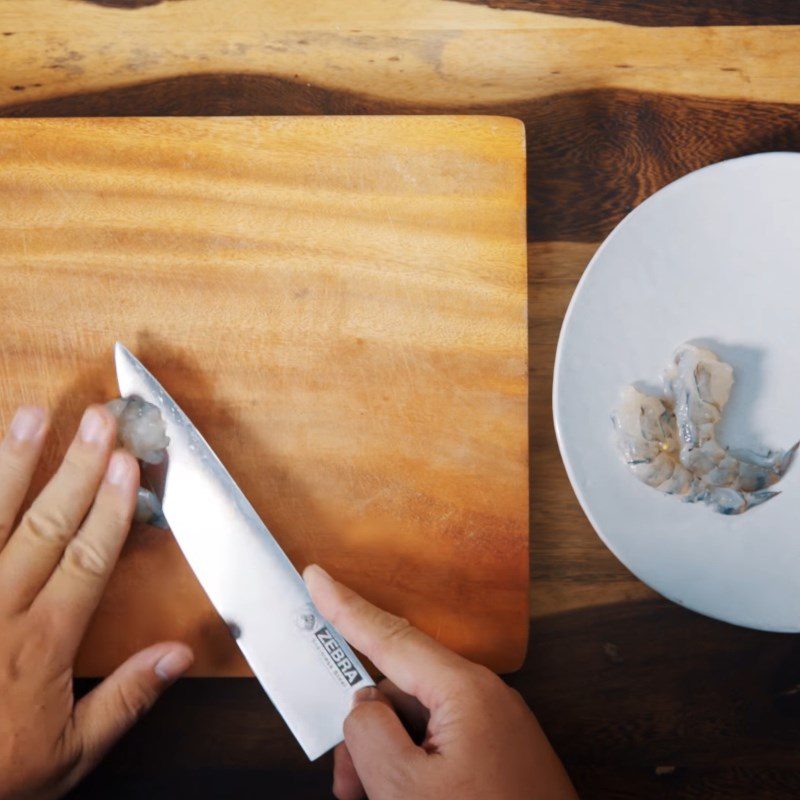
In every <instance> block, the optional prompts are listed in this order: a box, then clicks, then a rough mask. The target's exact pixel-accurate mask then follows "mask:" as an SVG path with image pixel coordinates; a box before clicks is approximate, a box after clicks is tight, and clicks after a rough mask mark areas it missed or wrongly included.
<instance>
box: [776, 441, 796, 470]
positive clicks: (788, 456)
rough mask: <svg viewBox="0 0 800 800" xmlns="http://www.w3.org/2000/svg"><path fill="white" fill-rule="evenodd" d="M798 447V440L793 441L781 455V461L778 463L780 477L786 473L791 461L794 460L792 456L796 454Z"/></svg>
mask: <svg viewBox="0 0 800 800" xmlns="http://www.w3.org/2000/svg"><path fill="white" fill-rule="evenodd" d="M798 447H800V442H795V443H794V445H793V446H792V447H790V448H789V449H788V450H787V451H786V452H785V453H784V454H783V457H782V458H781V462H780V464H779V465H778V475H780V476H781V477H783V476H784V475H785V474H786V473H787V471H788V470H789V467H791V466H792V462H793V461H794V457H795V455H797V449H798Z"/></svg>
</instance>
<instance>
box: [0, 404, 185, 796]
mask: <svg viewBox="0 0 800 800" xmlns="http://www.w3.org/2000/svg"><path fill="white" fill-rule="evenodd" d="M47 427H48V419H47V414H46V412H45V411H43V410H42V409H37V408H30V407H28V408H22V409H20V410H19V411H18V412H17V415H16V416H15V417H14V420H13V421H12V423H11V426H10V430H9V432H8V434H7V435H6V437H5V438H4V439H3V441H2V443H0V800H11V799H12V798H13V800H43V799H45V798H53V797H58V796H59V795H61V794H64V793H65V792H66V791H67V790H68V789H70V788H71V787H72V786H74V785H75V784H76V783H77V782H78V781H79V780H80V779H81V778H82V777H83V776H84V775H85V774H86V773H87V772H88V771H89V770H90V769H92V767H94V766H95V764H96V763H97V762H98V761H99V760H100V759H101V758H102V756H103V755H104V754H105V753H106V751H107V750H108V749H109V748H110V747H111V745H112V744H113V743H114V742H115V741H116V740H117V739H118V738H119V737H120V736H121V735H122V734H123V733H124V732H125V731H126V730H127V729H128V728H129V727H130V726H131V725H132V724H133V723H134V722H135V721H136V720H137V719H138V718H139V717H140V716H141V715H142V714H143V713H144V712H145V711H147V710H148V709H149V708H150V706H152V705H153V703H154V702H155V701H156V699H157V698H158V696H159V695H160V694H161V692H162V691H163V690H164V689H165V688H166V687H167V686H168V685H169V684H170V683H172V682H173V681H174V680H175V679H176V678H177V677H178V676H179V675H180V674H182V673H183V672H184V671H185V670H186V669H187V668H188V667H189V665H190V664H191V661H192V653H191V651H190V650H189V648H188V647H186V646H185V645H182V644H179V643H174V642H163V643H161V644H157V645H154V646H152V647H149V648H147V649H146V650H143V651H141V652H139V653H137V654H136V655H134V656H132V657H131V658H130V659H128V661H126V662H125V663H124V664H123V665H122V666H121V667H119V669H117V670H116V672H114V674H113V675H111V676H110V677H108V678H107V679H106V680H105V681H103V682H102V683H101V684H100V685H99V686H97V687H96V688H95V689H94V690H93V691H92V692H90V693H89V694H88V695H86V696H85V697H84V698H83V699H81V700H80V701H79V702H78V703H75V701H74V698H73V693H72V664H73V661H74V658H75V654H76V652H77V650H78V646H79V644H80V642H81V639H82V638H83V634H84V632H85V630H86V627H87V625H88V623H89V620H90V618H91V616H92V613H93V612H94V610H95V608H96V606H97V604H98V602H99V600H100V596H101V594H102V592H103V589H104V587H105V585H106V582H107V580H108V577H109V575H110V573H111V570H112V568H113V567H114V564H115V563H116V561H117V558H118V556H119V552H120V549H121V548H122V544H123V542H124V540H125V536H126V534H127V532H128V529H129V527H130V522H131V517H132V515H133V510H134V506H135V500H136V488H137V486H138V484H139V468H138V464H137V463H136V460H135V459H134V458H133V457H132V456H131V455H129V454H128V453H125V452H123V451H117V452H114V453H113V454H112V450H113V447H114V440H115V422H114V418H113V416H112V415H111V413H110V412H109V411H108V410H107V409H105V408H104V407H103V406H92V407H90V408H89V409H88V410H87V411H86V414H85V415H84V417H83V420H82V422H81V426H80V430H79V431H78V435H77V436H76V437H75V439H74V441H73V442H72V444H71V445H70V447H69V450H68V451H67V454H66V457H65V458H64V461H63V463H62V464H61V466H60V467H59V469H58V471H57V472H56V474H55V476H54V477H53V478H52V480H51V481H50V482H49V483H48V485H47V486H46V487H45V489H44V490H43V491H42V493H41V494H40V495H39V496H38V497H37V498H36V500H35V501H34V502H33V504H32V505H31V507H30V508H29V509H28V511H27V512H26V513H25V514H24V515H23V516H22V518H21V520H20V523H19V525H18V526H17V528H16V529H14V521H15V519H16V517H17V515H18V513H19V511H20V508H21V506H22V503H23V500H24V497H25V494H26V492H27V491H28V488H29V486H30V482H31V478H32V475H33V472H34V469H35V467H36V464H37V462H38V460H39V457H40V455H41V452H42V447H43V444H44V439H45V435H46V431H47ZM87 512H88V513H87ZM84 517H85V519H84Z"/></svg>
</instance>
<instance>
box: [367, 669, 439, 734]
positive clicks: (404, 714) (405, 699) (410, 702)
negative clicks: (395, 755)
mask: <svg viewBox="0 0 800 800" xmlns="http://www.w3.org/2000/svg"><path fill="white" fill-rule="evenodd" d="M378 688H379V689H380V690H381V692H382V693H383V694H384V695H385V696H386V698H387V700H388V701H389V702H390V703H391V704H392V707H393V708H394V710H395V711H396V712H397V715H398V716H399V717H400V719H401V720H402V721H403V724H404V725H405V726H406V728H407V729H408V730H409V732H410V733H411V737H412V739H414V740H415V741H416V742H417V743H419V742H421V741H422V740H423V739H424V738H425V732H426V731H427V729H428V721H429V720H430V718H431V714H430V711H428V709H427V708H425V706H424V705H422V703H420V701H419V700H417V698H416V697H412V696H411V695H410V694H406V693H405V692H404V691H402V690H401V689H398V688H397V686H395V684H394V683H392V682H391V681H390V680H389V679H388V678H384V679H383V680H382V681H380V683H379V684H378Z"/></svg>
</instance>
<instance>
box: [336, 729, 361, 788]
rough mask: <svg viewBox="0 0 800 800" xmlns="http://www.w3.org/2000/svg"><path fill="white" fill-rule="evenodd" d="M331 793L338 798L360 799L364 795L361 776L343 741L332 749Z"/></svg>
mask: <svg viewBox="0 0 800 800" xmlns="http://www.w3.org/2000/svg"><path fill="white" fill-rule="evenodd" d="M333 795H334V797H336V798H337V799H338V800H361V798H363V797H364V787H363V786H362V785H361V778H359V777H358V773H357V772H356V768H355V766H354V765H353V759H352V758H351V757H350V751H349V750H348V749H347V745H346V744H345V743H344V742H342V743H341V744H339V745H337V746H336V749H335V750H334V751H333Z"/></svg>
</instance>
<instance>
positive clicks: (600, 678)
mask: <svg viewBox="0 0 800 800" xmlns="http://www.w3.org/2000/svg"><path fill="white" fill-rule="evenodd" d="M0 67H1V68H2V73H1V74H2V82H0V114H2V115H5V116H72V115H90V116H91V115H181V114H182V115H198V114H205V115H223V114H232V115H240V114H333V113H336V114H347V113H357V114H385V113H450V112H458V113H469V112H474V113H492V114H508V115H512V116H516V117H519V118H521V119H523V120H524V122H525V123H526V126H527V132H528V153H529V160H528V174H529V186H528V190H529V205H528V213H529V242H530V244H529V286H530V292H529V302H530V355H531V375H530V377H531V404H530V408H531V424H532V440H531V463H532V475H531V497H532V509H531V511H532V578H533V579H532V584H531V603H532V605H531V607H532V620H531V640H530V641H531V644H530V651H529V655H528V658H527V661H526V663H525V665H524V667H523V669H522V670H521V671H520V672H519V673H517V674H515V675H513V676H511V677H510V678H509V682H510V683H511V684H513V685H514V686H515V687H517V688H518V689H519V690H520V691H521V692H522V693H523V694H524V695H525V697H526V698H527V700H528V701H529V702H530V704H531V706H532V707H533V708H534V709H535V711H536V712H537V714H538V715H539V717H540V719H541V721H542V724H543V725H544V727H545V729H546V730H547V731H548V732H549V734H550V735H551V738H552V740H553V742H554V744H555V746H556V748H557V749H558V751H559V752H560V753H561V755H562V756H563V758H564V760H565V762H566V764H567V766H568V768H569V770H570V772H571V774H572V775H573V777H574V779H575V781H576V783H577V785H578V786H579V788H580V791H581V794H582V797H584V798H662V797H663V798H706V799H709V798H710V799H712V800H713V798H723V797H724V798H788V797H795V796H798V795H800V752H798V751H799V750H800V748H799V747H798V745H799V744H800V644H798V643H797V642H796V641H795V639H794V637H791V636H783V635H772V634H764V633H758V632H754V631H748V630H742V629H739V628H734V627H731V626H728V625H724V624H722V623H718V622H714V621H712V620H708V619H705V618H702V617H700V616H697V615H695V614H692V613H690V612H687V611H685V610H683V609H681V608H678V607H676V606H673V605H671V604H669V603H667V602H665V601H663V600H661V599H659V598H658V597H657V596H655V595H654V594H653V593H652V592H651V591H649V590H648V589H647V588H646V587H644V586H643V585H642V584H641V583H639V582H638V581H637V580H636V579H635V578H634V577H633V576H632V575H630V574H629V573H628V572H627V571H626V570H625V569H624V568H623V567H622V566H621V565H620V564H619V563H618V562H617V561H616V559H615V558H614V557H613V556H612V555H611V554H610V553H609V552H608V551H607V550H606V549H605V547H604V546H603V545H602V543H601V542H600V541H599V539H598V538H597V537H596V536H595V534H594V533H593V531H592V529H591V527H590V526H589V524H588V522H587V521H586V519H585V518H584V516H583V514H582V513H581V511H580V509H579V507H578V504H577V502H576V500H575V498H574V496H573V493H572V491H571V489H570V486H569V483H568V481H567V478H566V475H565V472H564V469H563V467H562V465H561V461H560V458H559V455H558V450H557V447H556V442H555V437H554V433H553V426H552V419H551V408H550V383H551V377H552V366H553V355H554V351H555V345H556V340H557V336H558V331H559V327H560V323H561V319H562V316H563V314H564V310H565V308H566V305H567V303H568V301H569V297H570V295H571V293H572V290H573V288H574V286H575V283H576V281H577V280H578V278H579V276H580V274H581V272H582V270H583V269H584V267H585V265H586V263H587V261H588V260H589V258H590V256H591V255H592V253H593V252H594V250H595V248H596V247H597V245H598V243H599V242H600V241H601V240H602V239H603V237H604V236H605V235H606V234H607V233H608V232H609V231H610V230H611V228H612V227H613V226H614V224H615V223H616V222H618V221H619V220H620V219H621V218H622V216H623V215H624V214H625V213H627V212H628V211H629V210H630V209H631V208H633V207H634V206H635V205H637V204H638V203H639V202H641V200H643V199H644V198H645V197H647V196H648V195H649V194H650V193H652V192H653V191H655V190H656V189H658V188H659V187H660V186H663V185H664V184H665V183H667V182H669V181H671V180H673V179H674V178H676V177H678V176H680V175H682V174H684V173H686V172H688V171H689V170H692V169H695V168H697V167H700V166H703V165H705V164H708V163H712V162H714V161H718V160H721V159H724V158H730V157H733V156H739V155H744V154H746V153H753V152H758V151H764V150H797V149H798V148H800V5H799V4H798V3H796V2H792V1H791V0H786V1H785V2H782V0H760V1H759V0H739V2H736V3H730V2H723V1H722V0H717V2H705V3H703V2H699V3H690V2H688V0H676V1H675V2H658V0H486V2H480V0H476V2H453V1H451V0H404V2H396V3H389V2H386V0H359V2H357V3H356V2H352V3H347V2H337V0H313V2H312V0H296V1H295V2H292V3H284V2H280V1H279V0H226V2H220V1H218V0H0ZM81 688H85V687H81ZM329 770H330V761H329V759H327V758H325V759H322V760H321V761H319V762H316V763H314V764H312V765H310V766H309V765H308V764H307V763H306V762H305V760H304V758H303V756H302V754H301V753H300V751H299V749H298V747H297V746H296V745H295V743H294V742H293V740H292V739H291V737H290V736H289V734H288V732H287V731H286V730H285V728H284V726H283V724H282V722H281V721H280V719H279V718H278V717H277V715H276V714H275V712H274V711H273V710H272V709H271V707H270V705H269V703H268V702H267V701H266V699H265V698H264V697H263V695H262V693H261V691H260V689H259V687H258V686H257V685H255V684H254V683H253V682H252V681H241V680H240V681H236V680H230V681H201V680H196V681H183V682H181V683H180V684H179V685H178V686H176V687H175V688H174V689H172V690H171V692H170V693H169V694H168V695H167V696H166V697H165V698H164V700H163V701H162V702H161V703H160V704H159V706H158V708H157V709H156V710H155V711H154V712H153V713H152V714H151V715H150V716H149V717H148V718H147V719H146V720H145V721H144V722H143V723H142V724H141V725H140V726H139V727H138V728H137V729H136V730H135V731H134V732H133V733H132V734H131V735H130V736H128V737H127V739H126V740H125V741H124V742H123V743H122V744H121V745H120V746H119V747H118V748H117V749H116V751H115V752H114V753H113V754H112V755H111V757H110V758H109V759H108V761H107V762H106V763H105V764H104V766H103V767H102V768H101V770H100V771H99V772H98V773H97V774H96V775H95V776H94V778H92V779H91V780H90V781H89V782H87V783H86V784H85V786H84V787H83V788H82V789H80V790H79V791H78V792H76V794H75V796H76V797H78V798H90V797H108V796H114V797H123V798H124V797H148V798H161V797H164V798H172V797H176V796H178V795H179V793H180V796H189V797H199V798H212V797H213V798H221V797H225V798H227V797H236V798H248V797H259V798H263V797H281V798H283V797H286V798H295V797H326V796H328V786H329Z"/></svg>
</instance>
